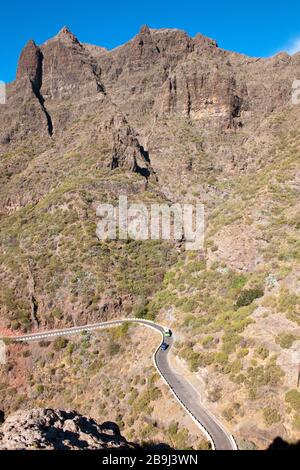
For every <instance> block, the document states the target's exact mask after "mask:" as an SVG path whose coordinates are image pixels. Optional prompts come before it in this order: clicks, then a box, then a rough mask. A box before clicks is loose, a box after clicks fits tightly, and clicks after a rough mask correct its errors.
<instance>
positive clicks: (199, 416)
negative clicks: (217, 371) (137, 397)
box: [0, 318, 237, 450]
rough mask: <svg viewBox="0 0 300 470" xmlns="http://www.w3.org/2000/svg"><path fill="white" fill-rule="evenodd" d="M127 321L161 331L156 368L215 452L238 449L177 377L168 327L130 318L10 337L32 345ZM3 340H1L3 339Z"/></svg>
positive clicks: (184, 383)
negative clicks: (173, 366)
mask: <svg viewBox="0 0 300 470" xmlns="http://www.w3.org/2000/svg"><path fill="white" fill-rule="evenodd" d="M125 322H130V323H139V324H142V325H144V326H146V327H149V328H152V329H154V330H156V331H157V332H159V333H160V334H161V337H162V341H161V343H160V344H159V346H158V348H157V350H156V351H155V353H154V355H153V361H154V365H155V367H156V369H157V370H158V372H159V374H160V375H161V377H162V379H163V380H164V382H165V383H166V384H167V385H168V387H169V388H170V390H171V392H172V393H173V395H174V396H175V398H176V400H177V401H178V402H179V403H180V405H181V406H182V407H183V408H184V410H185V411H186V412H187V413H188V414H189V415H190V416H191V418H192V419H193V420H194V421H195V423H196V424H197V425H198V427H199V428H200V429H201V431H202V432H203V433H204V434H205V435H206V437H207V438H208V439H209V441H210V442H211V445H212V448H213V449H215V450H237V445H236V443H235V440H234V439H233V437H232V435H231V434H229V433H228V432H227V431H226V430H225V429H224V428H223V426H222V425H221V423H220V422H218V420H217V419H216V418H215V417H214V416H213V415H212V414H211V413H210V412H209V411H208V410H207V409H205V408H204V406H203V404H202V403H201V398H200V396H199V394H198V392H197V390H196V389H195V388H194V387H193V385H191V384H190V383H189V382H188V381H187V380H186V379H185V378H184V377H183V376H182V375H179V374H177V373H176V372H175V371H174V370H173V369H172V367H171V366H170V364H169V361H168V352H169V350H170V349H171V347H172V344H173V337H164V327H163V326H161V325H159V324H157V323H154V322H151V321H150V320H143V319H138V318H127V319H122V320H111V321H108V322H101V323H94V324H90V325H85V326H76V327H72V328H64V329H60V330H50V331H44V332H39V333H30V334H26V335H20V336H13V337H9V338H8V337H6V338H2V339H9V340H10V341H13V342H30V341H41V340H49V339H54V338H55V337H57V336H70V335H74V334H77V333H82V332H83V331H95V330H100V329H104V328H109V327H112V326H116V325H120V324H123V323H125ZM0 339H1V338H0ZM163 341H164V342H165V343H167V344H168V348H167V349H166V350H165V351H164V350H162V349H161V347H160V346H161V344H162V342H163Z"/></svg>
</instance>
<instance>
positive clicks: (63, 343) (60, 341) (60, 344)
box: [54, 336, 69, 351]
mask: <svg viewBox="0 0 300 470" xmlns="http://www.w3.org/2000/svg"><path fill="white" fill-rule="evenodd" d="M68 342H69V341H68V340H67V338H64V337H63V336H59V337H58V338H56V340H55V341H54V349H55V351H59V350H61V349H64V348H66V347H67V344H68Z"/></svg>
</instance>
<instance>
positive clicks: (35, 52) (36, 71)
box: [17, 39, 43, 89]
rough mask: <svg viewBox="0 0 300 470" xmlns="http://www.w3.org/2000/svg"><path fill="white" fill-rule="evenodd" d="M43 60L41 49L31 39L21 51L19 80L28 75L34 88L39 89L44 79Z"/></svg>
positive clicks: (18, 71)
mask: <svg viewBox="0 0 300 470" xmlns="http://www.w3.org/2000/svg"><path fill="white" fill-rule="evenodd" d="M42 62H43V55H42V53H41V50H40V48H39V47H38V46H37V45H36V43H35V42H34V41H33V40H32V39H31V40H30V41H28V43H27V44H26V46H25V47H24V49H23V50H22V52H21V55H20V58H19V63H18V70H17V80H20V79H22V78H23V77H27V78H29V80H30V81H31V83H32V84H33V86H34V88H36V89H39V88H40V86H41V79H42Z"/></svg>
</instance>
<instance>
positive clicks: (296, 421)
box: [293, 415, 300, 431]
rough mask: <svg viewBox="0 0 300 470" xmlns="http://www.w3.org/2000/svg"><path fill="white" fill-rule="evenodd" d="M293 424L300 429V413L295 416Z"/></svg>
mask: <svg viewBox="0 0 300 470" xmlns="http://www.w3.org/2000/svg"><path fill="white" fill-rule="evenodd" d="M293 425H294V427H295V428H296V429H298V431H300V415H296V416H295V417H294V421H293Z"/></svg>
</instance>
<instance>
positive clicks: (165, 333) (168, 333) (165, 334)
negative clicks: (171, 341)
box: [164, 328, 172, 337]
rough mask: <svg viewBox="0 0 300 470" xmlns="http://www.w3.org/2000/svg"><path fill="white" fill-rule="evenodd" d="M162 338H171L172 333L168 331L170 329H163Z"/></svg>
mask: <svg viewBox="0 0 300 470" xmlns="http://www.w3.org/2000/svg"><path fill="white" fill-rule="evenodd" d="M164 336H167V337H169V336H172V331H171V330H170V328H165V329H164Z"/></svg>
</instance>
